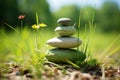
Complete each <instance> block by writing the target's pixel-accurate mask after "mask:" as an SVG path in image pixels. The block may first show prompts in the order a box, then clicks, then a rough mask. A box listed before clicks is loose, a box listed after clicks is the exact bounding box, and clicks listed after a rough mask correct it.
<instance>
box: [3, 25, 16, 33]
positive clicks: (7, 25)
mask: <svg viewBox="0 0 120 80" xmlns="http://www.w3.org/2000/svg"><path fill="white" fill-rule="evenodd" d="M4 24H5V25H7V26H8V27H10V28H11V29H13V30H14V31H15V32H17V30H16V29H15V28H14V27H12V26H11V25H9V24H7V23H4Z"/></svg>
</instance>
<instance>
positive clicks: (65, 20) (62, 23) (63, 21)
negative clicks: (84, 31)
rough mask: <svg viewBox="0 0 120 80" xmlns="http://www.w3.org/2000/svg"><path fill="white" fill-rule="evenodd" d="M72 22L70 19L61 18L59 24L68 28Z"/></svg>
mask: <svg viewBox="0 0 120 80" xmlns="http://www.w3.org/2000/svg"><path fill="white" fill-rule="evenodd" d="M70 21H71V19H70V18H60V19H58V20H57V23H59V24H60V25H62V26H68V25H69V24H70Z"/></svg>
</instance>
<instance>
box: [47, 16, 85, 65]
mask: <svg viewBox="0 0 120 80" xmlns="http://www.w3.org/2000/svg"><path fill="white" fill-rule="evenodd" d="M70 21H71V19H70V18H60V19H58V21H57V23H59V24H60V26H59V27H57V28H56V29H55V32H56V33H57V34H58V35H59V36H58V37H55V38H52V39H49V40H48V41H47V42H46V43H47V44H48V45H50V46H52V47H56V48H53V49H50V50H48V51H47V52H46V58H47V59H48V60H49V61H52V62H58V63H61V62H66V61H67V60H69V61H75V60H77V59H78V58H80V60H81V61H83V60H84V59H82V55H83V53H82V52H80V51H78V50H75V49H71V48H75V47H78V46H80V45H81V44H82V41H81V40H80V39H78V38H75V37H71V36H72V35H73V34H74V33H75V32H76V29H75V28H74V26H69V24H70Z"/></svg>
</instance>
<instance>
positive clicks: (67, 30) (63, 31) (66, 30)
mask: <svg viewBox="0 0 120 80" xmlns="http://www.w3.org/2000/svg"><path fill="white" fill-rule="evenodd" d="M75 31H76V29H75V28H74V27H73V26H69V27H64V26H61V27H57V28H56V29H55V32H57V33H58V35H60V36H71V35H73V34H74V33H75Z"/></svg>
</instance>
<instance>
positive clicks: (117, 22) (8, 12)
mask: <svg viewBox="0 0 120 80" xmlns="http://www.w3.org/2000/svg"><path fill="white" fill-rule="evenodd" d="M54 1H55V0H12V1H10V0H1V1H0V10H1V11H0V27H6V26H5V25H4V23H8V24H10V25H12V26H19V25H20V21H19V20H18V16H19V15H21V14H23V15H25V16H26V18H25V19H24V25H29V26H31V25H33V24H34V23H35V22H36V21H35V13H36V12H37V13H38V14H39V21H40V22H44V23H46V24H47V25H48V26H49V28H54V27H56V25H57V24H56V20H57V19H58V18H60V17H70V18H71V19H72V22H71V24H74V23H78V18H79V13H80V11H81V13H80V16H81V28H84V27H85V25H86V24H88V23H89V21H91V19H92V17H93V15H94V23H95V24H96V25H97V30H98V31H102V32H120V7H119V4H118V3H119V0H90V1H91V2H90V1H87V0H79V1H76V0H75V1H76V2H78V3H77V4H72V3H70V4H67V2H70V1H72V0H70V1H69V0H66V1H64V2H66V4H64V3H63V4H64V5H63V6H61V7H60V8H59V9H57V10H54V9H55V7H57V6H59V5H60V4H62V3H60V2H62V1H58V3H57V4H56V3H54ZM75 1H74V2H75ZM80 1H81V2H80ZM82 1H86V3H87V2H89V3H90V4H94V5H90V4H89V5H86V6H81V5H82ZM95 1H96V2H95ZM97 1H98V2H97ZM99 1H103V2H102V4H101V6H99V7H98V5H100V4H98V3H99ZM51 6H52V7H51ZM6 29H9V28H8V27H7V28H6Z"/></svg>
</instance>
